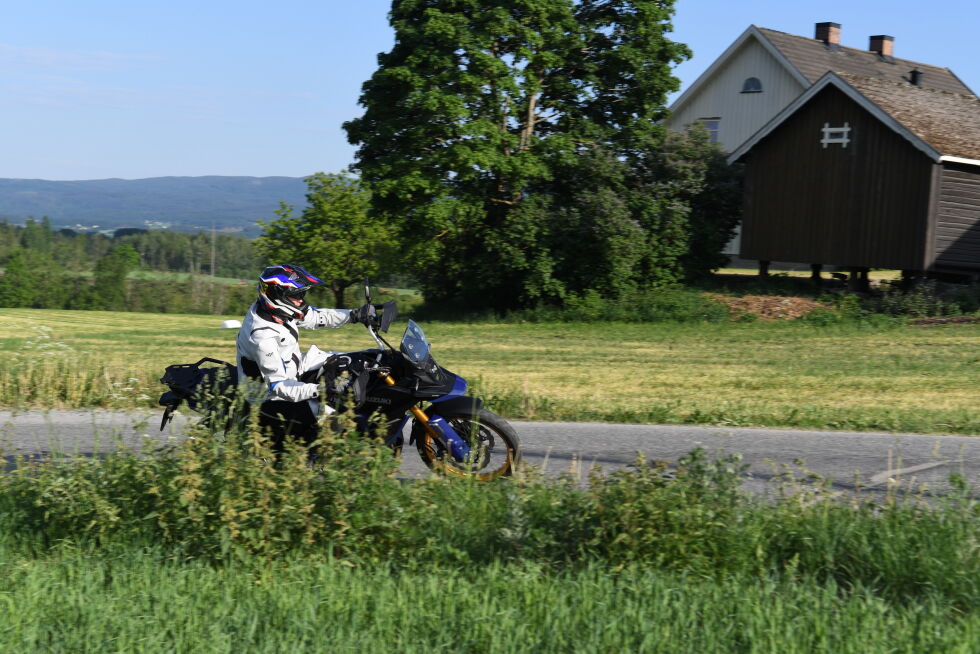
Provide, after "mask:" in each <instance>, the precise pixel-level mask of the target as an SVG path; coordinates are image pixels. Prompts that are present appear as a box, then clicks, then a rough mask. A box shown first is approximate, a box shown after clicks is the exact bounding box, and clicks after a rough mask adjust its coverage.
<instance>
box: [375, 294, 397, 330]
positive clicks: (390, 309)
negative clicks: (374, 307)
mask: <svg viewBox="0 0 980 654" xmlns="http://www.w3.org/2000/svg"><path fill="white" fill-rule="evenodd" d="M397 315H398V303H396V302H395V301H394V300H388V301H387V302H385V303H384V304H383V305H381V326H380V327H379V328H378V329H380V330H381V331H382V332H387V331H388V328H389V327H391V323H393V322H395V317H396V316H397Z"/></svg>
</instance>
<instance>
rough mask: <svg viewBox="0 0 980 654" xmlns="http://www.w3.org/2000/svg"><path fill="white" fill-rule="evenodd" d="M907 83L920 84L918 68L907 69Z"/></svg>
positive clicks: (920, 78) (920, 72) (920, 75)
mask: <svg viewBox="0 0 980 654" xmlns="http://www.w3.org/2000/svg"><path fill="white" fill-rule="evenodd" d="M909 84H911V85H912V86H919V85H920V84H922V71H921V70H919V69H918V68H913V69H912V70H910V71H909Z"/></svg>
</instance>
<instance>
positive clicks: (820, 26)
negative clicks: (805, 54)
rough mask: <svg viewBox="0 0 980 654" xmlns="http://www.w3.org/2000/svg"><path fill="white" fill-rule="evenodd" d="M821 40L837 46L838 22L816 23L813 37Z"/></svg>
mask: <svg viewBox="0 0 980 654" xmlns="http://www.w3.org/2000/svg"><path fill="white" fill-rule="evenodd" d="M813 38H815V39H816V40H818V41H823V42H824V44H825V45H829V46H831V47H837V46H839V45H840V23H817V29H816V34H815V36H814V37H813Z"/></svg>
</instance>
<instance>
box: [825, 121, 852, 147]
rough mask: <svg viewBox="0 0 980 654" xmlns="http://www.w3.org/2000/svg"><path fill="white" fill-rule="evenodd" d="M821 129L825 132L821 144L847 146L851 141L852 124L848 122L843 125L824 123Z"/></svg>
mask: <svg viewBox="0 0 980 654" xmlns="http://www.w3.org/2000/svg"><path fill="white" fill-rule="evenodd" d="M820 131H821V133H823V138H821V139H820V144H821V145H823V147H825V148H826V147H827V146H828V145H839V146H841V147H842V148H846V147H847V144H848V143H850V142H851V126H850V125H849V124H848V123H844V126H843V127H831V126H830V123H824V124H823V127H822V128H821V129H820Z"/></svg>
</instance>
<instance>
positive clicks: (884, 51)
mask: <svg viewBox="0 0 980 654" xmlns="http://www.w3.org/2000/svg"><path fill="white" fill-rule="evenodd" d="M868 50H870V51H871V52H876V53H878V55H879V56H881V57H891V56H892V53H894V52H895V37H894V36H888V35H887V34H879V35H878V36H872V37H870V38H869V39H868Z"/></svg>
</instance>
